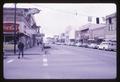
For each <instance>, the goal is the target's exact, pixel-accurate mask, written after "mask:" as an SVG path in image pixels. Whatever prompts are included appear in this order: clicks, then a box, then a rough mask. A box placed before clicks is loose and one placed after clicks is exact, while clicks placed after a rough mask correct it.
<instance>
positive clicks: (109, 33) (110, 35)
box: [105, 13, 117, 41]
mask: <svg viewBox="0 0 120 82" xmlns="http://www.w3.org/2000/svg"><path fill="white" fill-rule="evenodd" d="M106 24H107V28H106V29H105V38H106V40H112V41H116V35H117V34H116V13H113V14H110V15H107V16H106Z"/></svg>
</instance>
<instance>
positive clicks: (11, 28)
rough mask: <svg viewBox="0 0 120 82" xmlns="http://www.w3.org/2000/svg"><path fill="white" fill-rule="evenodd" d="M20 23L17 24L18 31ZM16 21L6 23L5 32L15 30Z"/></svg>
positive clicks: (4, 25)
mask: <svg viewBox="0 0 120 82" xmlns="http://www.w3.org/2000/svg"><path fill="white" fill-rule="evenodd" d="M18 27H19V24H16V32H18V31H19V28H18ZM14 30H15V29H14V23H4V24H3V32H14Z"/></svg>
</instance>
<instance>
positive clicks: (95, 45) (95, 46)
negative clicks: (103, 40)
mask: <svg viewBox="0 0 120 82" xmlns="http://www.w3.org/2000/svg"><path fill="white" fill-rule="evenodd" d="M88 47H89V48H94V49H97V48H98V45H97V44H95V43H91V44H90V45H89V46H88Z"/></svg>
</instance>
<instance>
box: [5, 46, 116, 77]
mask: <svg viewBox="0 0 120 82" xmlns="http://www.w3.org/2000/svg"><path fill="white" fill-rule="evenodd" d="M32 50H33V51H34V48H33V49H32ZM45 51H46V54H41V55H37V54H33V55H25V56H24V58H22V59H17V56H8V57H7V58H6V59H4V60H3V65H4V66H3V69H4V75H3V76H4V78H5V79H115V78H116V73H117V72H116V70H117V67H116V66H117V65H116V64H117V60H116V59H117V58H116V52H114V51H104V50H98V49H91V48H83V47H75V46H67V45H56V44H51V48H49V49H45Z"/></svg>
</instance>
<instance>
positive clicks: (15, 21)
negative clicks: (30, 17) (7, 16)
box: [14, 3, 16, 55]
mask: <svg viewBox="0 0 120 82" xmlns="http://www.w3.org/2000/svg"><path fill="white" fill-rule="evenodd" d="M14 55H16V3H15V10H14Z"/></svg>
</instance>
